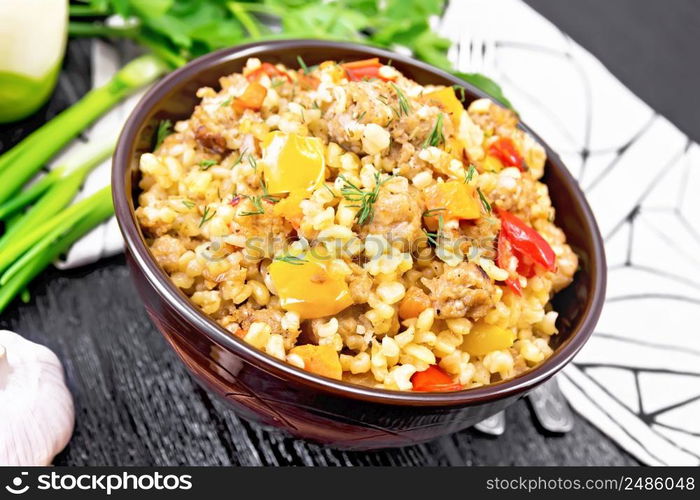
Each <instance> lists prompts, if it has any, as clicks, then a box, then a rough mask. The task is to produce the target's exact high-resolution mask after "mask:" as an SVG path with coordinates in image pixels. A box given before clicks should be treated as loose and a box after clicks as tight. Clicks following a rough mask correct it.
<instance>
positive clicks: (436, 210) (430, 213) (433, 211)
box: [423, 207, 447, 217]
mask: <svg viewBox="0 0 700 500" xmlns="http://www.w3.org/2000/svg"><path fill="white" fill-rule="evenodd" d="M445 210H447V209H446V208H445V207H440V208H431V209H430V210H426V211H425V212H423V217H435V215H436V214H439V213H440V212H444V211H445Z"/></svg>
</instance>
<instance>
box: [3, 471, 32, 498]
mask: <svg viewBox="0 0 700 500" xmlns="http://www.w3.org/2000/svg"><path fill="white" fill-rule="evenodd" d="M27 475H29V473H28V472H21V473H20V475H19V476H15V477H14V478H12V481H10V484H8V485H7V486H5V489H6V490H7V491H8V492H10V493H12V494H13V495H22V494H24V493H26V492H27V491H28V490H29V485H28V484H25V481H24V479H25V477H26V476H27Z"/></svg>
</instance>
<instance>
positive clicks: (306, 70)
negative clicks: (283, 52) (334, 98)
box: [297, 56, 318, 75]
mask: <svg viewBox="0 0 700 500" xmlns="http://www.w3.org/2000/svg"><path fill="white" fill-rule="evenodd" d="M297 62H298V63H299V67H300V68H301V69H302V70H303V71H304V74H305V75H308V74H309V73H311V72H312V71H313V70H315V69H316V68H318V64H314V65H313V66H307V65H306V63H305V62H304V60H303V59H302V58H301V56H297Z"/></svg>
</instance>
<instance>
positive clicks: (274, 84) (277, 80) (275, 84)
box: [270, 78, 284, 89]
mask: <svg viewBox="0 0 700 500" xmlns="http://www.w3.org/2000/svg"><path fill="white" fill-rule="evenodd" d="M283 83H284V78H273V79H272V81H271V82H270V87H272V88H273V89H276V88H277V87H279V86H280V85H282V84H283Z"/></svg>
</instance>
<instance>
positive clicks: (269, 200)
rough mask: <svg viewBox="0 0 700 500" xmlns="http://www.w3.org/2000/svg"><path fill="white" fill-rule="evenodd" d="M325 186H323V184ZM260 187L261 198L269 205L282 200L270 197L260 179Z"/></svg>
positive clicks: (265, 185) (263, 182)
mask: <svg viewBox="0 0 700 500" xmlns="http://www.w3.org/2000/svg"><path fill="white" fill-rule="evenodd" d="M324 185H325V184H324ZM260 186H262V190H263V194H262V196H261V198H262V199H263V200H265V201H267V202H269V203H278V202H279V201H280V200H281V199H282V198H281V197H279V196H274V195H271V194H270V192H269V191H268V190H267V184H265V181H264V180H263V179H260Z"/></svg>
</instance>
